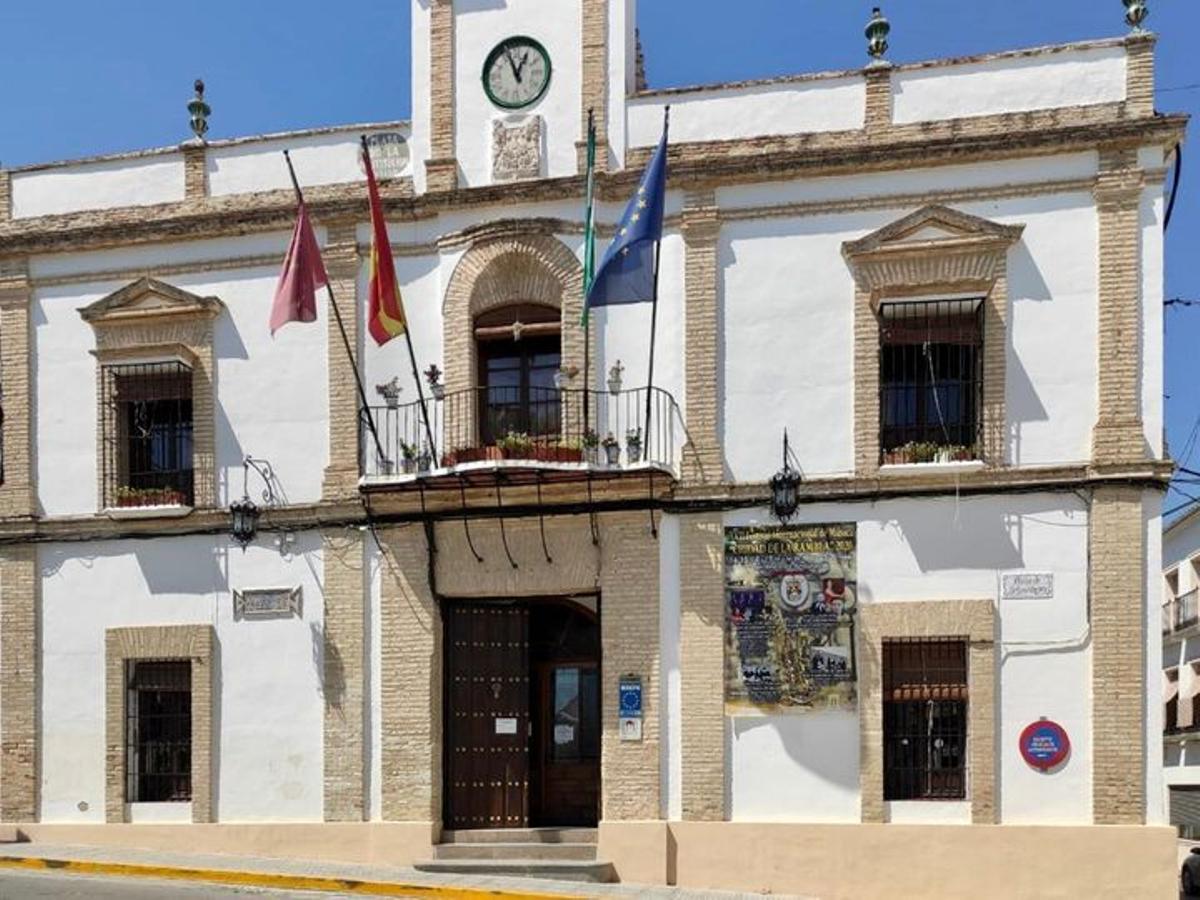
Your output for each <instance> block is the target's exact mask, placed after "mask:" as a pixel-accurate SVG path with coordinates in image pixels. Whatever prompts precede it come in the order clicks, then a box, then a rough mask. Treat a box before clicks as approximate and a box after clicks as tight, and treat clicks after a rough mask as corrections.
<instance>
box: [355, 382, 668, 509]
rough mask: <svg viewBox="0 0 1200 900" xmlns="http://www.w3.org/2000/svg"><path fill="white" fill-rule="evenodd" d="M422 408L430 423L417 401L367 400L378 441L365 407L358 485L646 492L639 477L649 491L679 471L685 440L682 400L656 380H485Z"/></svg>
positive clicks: (377, 489) (427, 491)
mask: <svg viewBox="0 0 1200 900" xmlns="http://www.w3.org/2000/svg"><path fill="white" fill-rule="evenodd" d="M647 398H649V404H647ZM647 407H648V409H649V416H647ZM425 409H426V411H427V413H428V420H429V421H428V430H427V428H426V422H425V417H424V415H423V414H422V409H421V403H420V401H413V402H411V403H407V404H403V405H401V404H396V405H386V406H373V407H371V415H372V417H373V419H374V422H375V427H376V434H377V435H378V441H376V435H373V434H372V433H371V431H370V428H369V426H368V424H367V422H366V417H365V416H364V420H363V423H362V435H361V443H360V447H361V459H362V468H361V472H362V480H361V487H362V489H363V491H364V492H367V493H377V494H378V493H395V492H404V491H409V492H412V491H416V492H420V493H421V494H422V501H423V502H424V499H425V498H426V497H428V496H429V495H431V494H433V495H436V494H437V493H438V492H439V491H442V492H451V493H453V494H455V495H456V496H457V495H458V494H461V495H462V501H463V505H464V506H465V505H467V503H466V494H467V491H468V490H471V489H475V490H476V491H477V492H478V491H479V490H480V489H489V490H490V491H492V492H495V491H497V490H498V489H499V488H500V487H501V486H503V487H506V488H508V487H514V488H527V489H528V488H536V491H537V494H538V502H539V503H541V502H544V499H545V498H543V497H542V494H541V492H542V489H543V488H547V489H549V490H550V492H551V493H553V491H554V490H555V489H557V490H558V492H559V496H560V497H561V496H562V495H563V487H564V486H567V485H576V486H578V485H584V484H586V486H587V489H588V491H589V494H590V492H591V491H592V490H593V487H601V486H603V487H605V488H607V489H608V493H609V494H610V495H611V494H612V493H613V490H612V488H613V485H614V484H615V483H624V484H625V485H626V486H628V485H630V484H637V485H639V487H638V488H637V490H638V491H639V492H640V493H641V495H643V496H644V495H645V494H646V487H644V485H649V491H650V493H651V494H653V493H654V491H655V488H656V486H657V487H658V488H662V489H665V488H667V487H668V486H669V485H670V484H671V483H672V482H673V481H675V480H677V479H678V478H679V475H680V465H681V461H682V455H683V447H684V446H685V445H686V443H687V435H686V430H685V428H684V424H683V420H682V416H681V415H680V411H679V406H678V404H677V403H676V402H675V398H674V397H672V396H671V394H670V393H668V392H667V391H665V390H663V389H661V388H636V389H633V390H627V391H617V392H610V391H582V390H560V389H557V388H532V387H525V388H517V387H486V388H476V389H468V390H463V391H456V392H451V393H445V394H443V395H441V396H437V397H428V396H427V397H426V399H425ZM431 438H432V441H431ZM627 492H628V491H626V493H627ZM567 493H568V494H572V495H573V492H572V491H571V490H568V491H567ZM576 499H578V498H576Z"/></svg>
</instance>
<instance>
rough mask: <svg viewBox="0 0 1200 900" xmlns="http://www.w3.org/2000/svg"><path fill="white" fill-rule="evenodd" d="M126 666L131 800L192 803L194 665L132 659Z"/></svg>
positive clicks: (128, 794)
mask: <svg viewBox="0 0 1200 900" xmlns="http://www.w3.org/2000/svg"><path fill="white" fill-rule="evenodd" d="M125 665H126V683H127V686H128V690H127V695H126V699H125V754H126V762H125V771H126V773H127V774H126V777H127V779H128V780H127V784H126V786H125V796H126V799H127V802H129V803H167V802H186V801H188V800H191V799H192V665H191V662H190V661H188V660H153V661H145V660H138V661H133V660H130V661H128V662H127V663H126V664H125Z"/></svg>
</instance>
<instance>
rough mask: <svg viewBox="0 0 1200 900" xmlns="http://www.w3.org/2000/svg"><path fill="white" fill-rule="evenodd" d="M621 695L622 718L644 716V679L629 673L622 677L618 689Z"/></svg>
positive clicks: (620, 715)
mask: <svg viewBox="0 0 1200 900" xmlns="http://www.w3.org/2000/svg"><path fill="white" fill-rule="evenodd" d="M618 693H619V696H620V713H619V715H618V718H621V719H640V718H641V717H642V679H640V678H638V677H636V676H634V675H627V676H625V677H623V678H622V679H621V683H620V687H619V689H618Z"/></svg>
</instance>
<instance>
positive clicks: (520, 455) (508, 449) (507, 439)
mask: <svg viewBox="0 0 1200 900" xmlns="http://www.w3.org/2000/svg"><path fill="white" fill-rule="evenodd" d="M496 446H497V447H499V448H500V452H501V454H502V455H503V456H504V458H505V459H529V458H530V457H531V456H532V455H533V438H531V437H530V436H529V435H527V434H526V433H525V432H523V431H510V432H508V434H506V435H504V437H502V438H500V440H498V441H496Z"/></svg>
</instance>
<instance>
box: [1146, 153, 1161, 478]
mask: <svg viewBox="0 0 1200 900" xmlns="http://www.w3.org/2000/svg"><path fill="white" fill-rule="evenodd" d="M1159 162H1160V164H1161V156H1160V160H1159ZM1164 212H1165V204H1164V202H1163V187H1162V185H1148V186H1147V187H1146V189H1145V190H1144V191H1143V192H1142V203H1141V212H1140V216H1141V226H1142V333H1141V349H1142V397H1141V400H1142V424H1143V426H1144V428H1145V435H1146V444H1147V446H1148V447H1149V448H1150V452H1151V455H1153V456H1155V457H1160V456H1162V453H1163V429H1164V421H1163V370H1164V366H1165V360H1164V350H1163V326H1164V313H1163V300H1164V299H1165V297H1164V295H1163V285H1164V283H1165V272H1164V265H1165V260H1164V252H1163V250H1164V247H1163V215H1164Z"/></svg>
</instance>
